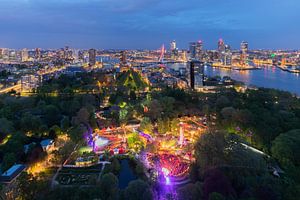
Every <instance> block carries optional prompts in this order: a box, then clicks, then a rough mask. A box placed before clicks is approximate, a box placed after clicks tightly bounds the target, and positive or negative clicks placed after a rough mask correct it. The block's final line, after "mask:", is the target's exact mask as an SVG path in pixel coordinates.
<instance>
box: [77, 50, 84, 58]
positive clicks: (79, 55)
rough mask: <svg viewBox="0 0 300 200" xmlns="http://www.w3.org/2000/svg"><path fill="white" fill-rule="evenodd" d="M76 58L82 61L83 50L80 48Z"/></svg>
mask: <svg viewBox="0 0 300 200" xmlns="http://www.w3.org/2000/svg"><path fill="white" fill-rule="evenodd" d="M78 60H80V61H84V51H82V50H81V51H79V52H78Z"/></svg>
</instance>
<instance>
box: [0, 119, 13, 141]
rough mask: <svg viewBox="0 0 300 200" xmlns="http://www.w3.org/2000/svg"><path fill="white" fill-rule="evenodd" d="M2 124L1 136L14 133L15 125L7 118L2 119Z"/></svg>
mask: <svg viewBox="0 0 300 200" xmlns="http://www.w3.org/2000/svg"><path fill="white" fill-rule="evenodd" d="M0 124H1V126H0V134H5V135H7V134H11V133H12V132H13V131H14V127H13V123H12V122H11V121H9V120H7V119H6V118H0ZM0 137H1V136H0Z"/></svg>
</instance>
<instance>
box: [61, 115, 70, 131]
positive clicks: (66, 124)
mask: <svg viewBox="0 0 300 200" xmlns="http://www.w3.org/2000/svg"><path fill="white" fill-rule="evenodd" d="M69 127H70V120H69V118H68V117H67V116H65V117H64V118H63V119H62V120H61V121H60V128H61V130H63V131H66V130H67V129H68V128H69Z"/></svg>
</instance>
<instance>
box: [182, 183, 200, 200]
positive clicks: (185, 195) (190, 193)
mask: <svg viewBox="0 0 300 200" xmlns="http://www.w3.org/2000/svg"><path fill="white" fill-rule="evenodd" d="M201 195H202V189H201V184H200V182H197V183H195V184H193V183H189V184H187V185H185V186H183V187H181V188H179V190H178V198H179V199H180V200H198V199H201Z"/></svg>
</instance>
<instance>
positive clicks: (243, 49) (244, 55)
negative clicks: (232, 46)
mask: <svg viewBox="0 0 300 200" xmlns="http://www.w3.org/2000/svg"><path fill="white" fill-rule="evenodd" d="M247 60H248V42H245V41H243V42H242V43H241V57H240V64H241V65H247Z"/></svg>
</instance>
